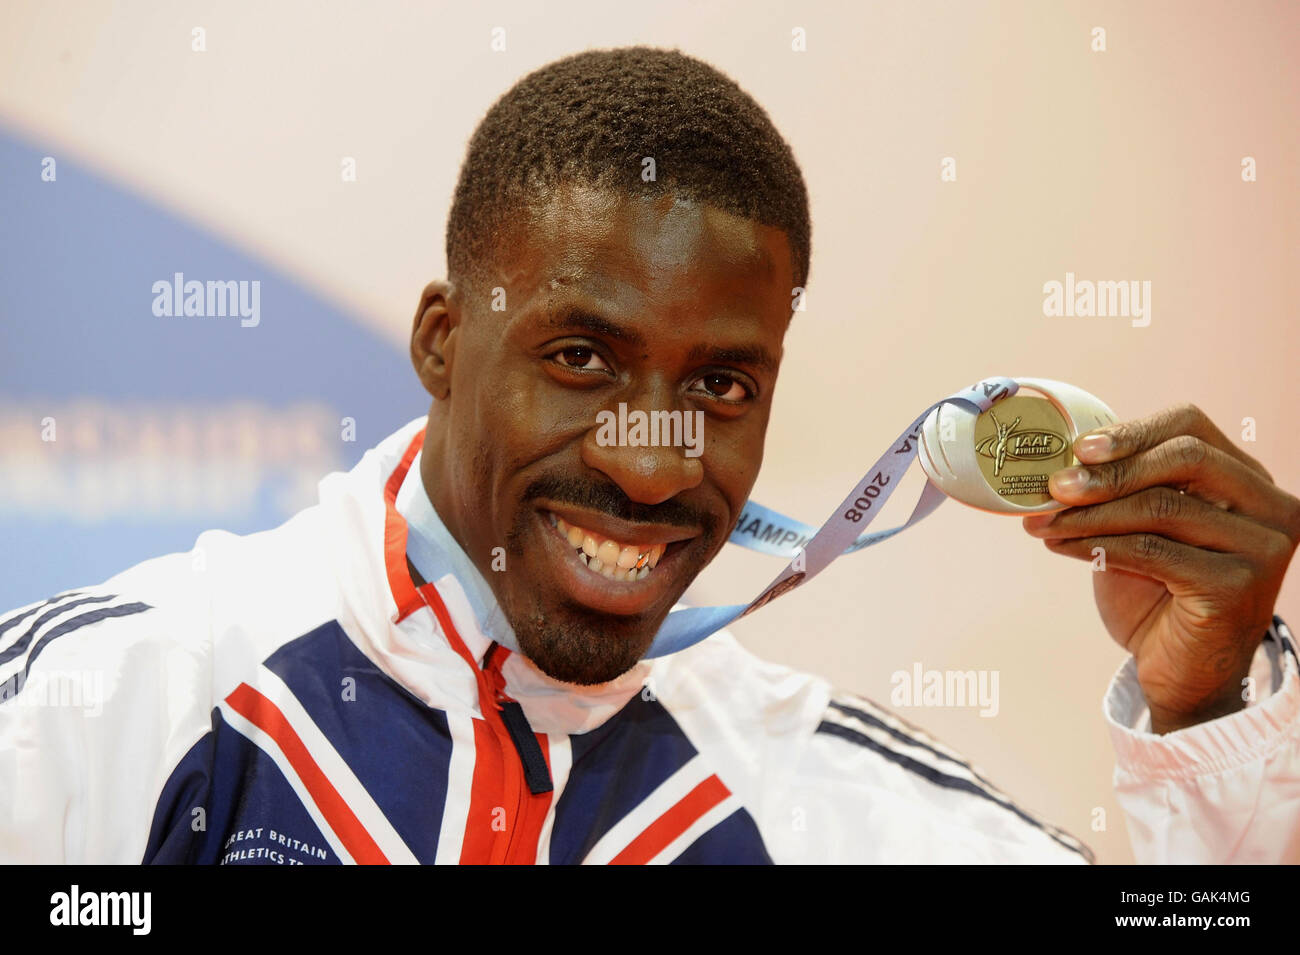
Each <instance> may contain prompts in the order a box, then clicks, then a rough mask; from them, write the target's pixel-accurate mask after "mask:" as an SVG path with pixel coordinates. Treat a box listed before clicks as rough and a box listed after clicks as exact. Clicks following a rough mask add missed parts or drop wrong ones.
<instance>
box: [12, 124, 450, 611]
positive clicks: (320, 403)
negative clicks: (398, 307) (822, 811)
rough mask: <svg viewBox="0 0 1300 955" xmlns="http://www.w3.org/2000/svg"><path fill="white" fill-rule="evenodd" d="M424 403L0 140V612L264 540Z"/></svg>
mask: <svg viewBox="0 0 1300 955" xmlns="http://www.w3.org/2000/svg"><path fill="white" fill-rule="evenodd" d="M46 156H52V157H53V158H54V159H55V161H56V163H57V165H56V166H55V167H54V174H55V177H56V178H55V179H54V180H53V181H46V180H45V179H43V178H42V171H43V168H46V169H48V166H49V164H48V163H47V164H45V165H44V167H43V163H42V160H43V159H44V157H46ZM418 292H419V289H412V290H411V295H412V297H413V298H414V297H415V296H416V295H417V294H418ZM428 402H429V399H428V396H427V395H426V394H425V392H424V391H423V390H422V389H421V388H420V386H419V384H418V383H417V382H416V380H415V376H414V373H413V372H412V371H411V370H410V366H409V363H408V359H407V358H406V357H405V354H404V352H403V351H402V350H401V349H398V348H394V347H393V346H392V345H391V344H390V343H388V342H386V341H384V340H382V339H380V338H379V337H378V336H376V335H375V334H374V333H373V332H371V331H370V330H369V329H367V328H366V327H365V326H363V325H361V324H359V323H358V322H356V321H355V320H353V319H351V318H349V317H348V316H347V315H346V314H345V313H344V312H343V311H341V310H340V309H338V308H337V307H334V306H332V305H330V304H329V303H328V302H325V301H323V300H321V299H320V298H318V297H316V296H315V295H313V294H312V293H311V292H309V291H308V290H306V289H304V288H302V287H301V286H300V285H298V284H296V283H295V282H293V281H292V280H290V279H288V278H286V277H285V276H283V275H281V274H278V273H276V272H275V271H273V270H272V269H271V268H269V267H267V266H266V265H265V264H263V263H262V262H259V261H258V260H256V259H254V258H252V257H250V256H248V255H246V254H244V253H242V252H240V251H239V250H237V249H234V248H232V247H230V246H229V245H226V244H224V243H222V242H221V241H219V240H217V239H215V238H213V237H212V236H210V235H208V234H206V233H205V232H204V231H203V230H202V229H201V228H199V227H197V226H195V225H193V224H191V223H189V222H186V221H183V220H181V219H180V218H178V217H177V216H175V215H173V214H172V213H170V212H167V211H165V210H163V209H160V208H158V207H156V206H154V205H152V204H151V203H149V202H147V201H145V200H143V199H141V198H139V197H138V196H135V195H133V194H131V193H129V192H128V191H126V190H125V189H123V188H120V187H118V186H115V185H113V184H110V183H108V182H106V181H105V180H104V179H102V178H99V177H98V176H95V175H94V174H92V173H90V172H89V171H88V170H87V169H85V168H84V167H82V166H79V165H78V164H77V163H75V162H73V161H71V160H69V159H67V158H65V157H63V156H62V155H60V153H59V151H58V149H56V148H54V147H42V146H40V145H39V144H33V143H30V142H27V141H24V140H21V139H19V138H18V137H17V136H15V135H13V134H12V133H9V132H6V131H4V130H0V555H3V556H2V557H0V561H2V563H0V570H2V572H0V611H3V610H6V609H9V608H11V607H16V606H19V605H21V604H25V603H30V602H33V601H36V600H39V599H43V598H45V597H47V596H49V595H50V594H52V593H54V592H56V591H59V590H65V589H68V588H72V587H78V586H85V585H89V584H96V583H99V582H100V581H102V580H104V579H106V578H108V577H110V576H112V575H113V574H115V573H117V572H118V571H120V570H124V569H126V568H127V567H129V566H131V565H132V564H135V563H138V562H139V561H141V560H144V559H146V558H149V557H153V556H157V555H160V554H165V553H171V552H175V551H184V550H188V549H189V548H190V547H191V546H193V543H194V538H195V537H196V536H197V535H198V534H199V533H200V532H202V531H204V530H207V529H209V528H212V527H220V528H222V529H225V530H229V531H232V532H234V533H249V532H251V531H256V530H263V529H266V528H269V527H274V526H275V525H277V524H279V523H281V522H283V521H284V520H285V519H286V518H287V517H288V516H290V515H291V514H292V513H293V512H295V511H297V510H299V509H300V508H302V507H304V506H307V505H308V504H311V503H313V502H314V501H315V500H316V483H317V481H318V480H319V479H320V478H321V477H323V476H324V475H325V474H326V473H328V472H329V471H331V470H338V469H341V468H348V467H351V466H352V465H353V464H354V463H355V462H356V460H357V459H358V458H359V457H360V456H361V454H362V453H363V452H364V451H365V449H366V448H368V447H370V446H371V445H373V444H375V443H376V442H377V441H378V440H380V439H381V438H382V437H384V436H385V435H387V434H388V433H390V432H391V431H393V430H395V429H396V428H397V427H398V426H400V425H401V424H403V423H404V422H406V421H409V420H410V419H411V418H413V417H415V416H416V415H417V414H420V413H421V412H422V411H424V410H426V409H427V407H428Z"/></svg>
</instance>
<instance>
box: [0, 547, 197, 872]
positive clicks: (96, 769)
mask: <svg viewBox="0 0 1300 955" xmlns="http://www.w3.org/2000/svg"><path fill="white" fill-rule="evenodd" d="M195 577H196V575H195V574H194V573H193V572H192V571H191V567H190V556H189V555H185V554H177V555H171V556H169V557H164V558H158V559H156V560H153V561H147V562H145V563H144V564H141V565H138V566H137V567H134V568H132V569H131V570H129V571H126V572H124V573H123V574H119V575H118V576H117V577H114V578H113V579H111V580H109V581H108V582H106V583H105V584H103V585H101V586H98V587H92V588H87V589H84V590H77V591H69V592H67V593H62V594H59V595H58V596H55V597H52V598H50V599H49V600H46V601H43V602H41V603H37V604H33V605H30V606H27V607H24V608H20V609H18V610H16V611H13V612H11V613H8V614H5V615H3V616H0V863H15V862H17V863H123V864H138V863H140V862H141V861H142V859H143V857H144V854H145V849H146V845H147V844H148V841H149V836H150V828H151V825H152V823H153V820H154V817H155V813H156V811H157V808H158V807H157V803H158V800H159V798H160V794H161V792H162V790H163V786H164V783H165V782H166V780H167V777H168V775H169V773H170V771H171V769H172V767H173V766H174V764H175V763H176V761H177V759H179V756H180V755H181V754H183V753H184V751H185V750H186V749H187V748H188V747H189V746H191V745H192V744H193V742H194V740H195V739H197V738H199V737H201V736H202V734H203V733H204V732H205V731H206V728H207V723H208V719H209V717H208V711H209V703H210V699H209V698H210V695H211V692H210V687H211V676H210V672H209V671H210V668H209V667H208V665H207V654H206V651H205V649H204V647H203V640H202V637H203V636H204V635H205V634H204V631H203V624H204V620H203V614H202V608H201V606H196V605H195V603H194V601H193V597H194V594H193V592H192V588H193V581H194V578H195ZM177 600H178V601H179V602H177ZM169 604H170V605H171V606H173V607H175V606H178V605H179V606H184V607H187V608H189V609H188V610H187V614H188V616H186V615H180V614H178V613H177V612H176V611H174V610H170V611H169V610H168V609H166V608H167V605H169Z"/></svg>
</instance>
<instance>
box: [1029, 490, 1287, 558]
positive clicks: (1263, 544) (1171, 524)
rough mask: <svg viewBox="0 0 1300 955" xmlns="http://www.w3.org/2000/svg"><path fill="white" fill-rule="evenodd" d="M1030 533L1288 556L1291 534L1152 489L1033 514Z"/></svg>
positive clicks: (1187, 496)
mask: <svg viewBox="0 0 1300 955" xmlns="http://www.w3.org/2000/svg"><path fill="white" fill-rule="evenodd" d="M1023 523H1024V528H1025V530H1026V531H1028V532H1029V533H1030V534H1032V535H1033V536H1035V537H1041V538H1059V539H1069V538H1075V537H1094V536H1098V535H1117V534H1119V535H1122V534H1142V533H1148V532H1149V533H1153V534H1159V535H1161V536H1162V537H1168V538H1169V539H1170V540H1176V541H1181V542H1182V543H1184V544H1190V545H1191V546H1193V547H1202V548H1208V549H1210V550H1215V551H1221V552H1223V553H1245V554H1261V555H1272V554H1274V553H1275V552H1276V553H1279V554H1280V553H1282V552H1283V551H1284V550H1285V552H1286V553H1287V554H1289V553H1290V551H1291V550H1292V549H1293V547H1294V545H1292V544H1291V542H1290V540H1289V539H1288V538H1287V537H1286V535H1285V534H1281V533H1279V532H1278V531H1277V530H1275V529H1273V528H1271V527H1266V526H1265V525H1263V524H1260V523H1258V522H1256V521H1253V520H1249V519H1248V518H1245V517H1243V516H1241V515H1239V514H1233V513H1231V512H1230V511H1226V510H1224V509H1223V508H1219V507H1215V506H1214V505H1212V504H1210V503H1208V502H1206V501H1203V500H1201V499H1200V498H1198V497H1195V496H1193V495H1191V494H1179V493H1178V492H1177V491H1175V490H1174V489H1173V488H1170V487H1152V488H1147V489H1146V490H1143V491H1138V492H1137V493H1136V494H1130V495H1128V496H1127V497H1121V498H1119V499H1118V500H1114V501H1107V502H1104V503H1102V504H1093V505H1091V506H1086V507H1070V508H1066V509H1065V510H1063V511H1056V512H1054V513H1051V514H1031V515H1029V516H1027V517H1026V518H1025V519H1024V522H1023Z"/></svg>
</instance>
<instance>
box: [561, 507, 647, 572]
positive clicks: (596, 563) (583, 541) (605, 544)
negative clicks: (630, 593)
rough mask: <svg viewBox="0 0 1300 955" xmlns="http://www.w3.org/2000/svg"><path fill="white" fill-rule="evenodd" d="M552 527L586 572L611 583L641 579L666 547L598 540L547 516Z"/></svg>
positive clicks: (567, 523)
mask: <svg viewBox="0 0 1300 955" xmlns="http://www.w3.org/2000/svg"><path fill="white" fill-rule="evenodd" d="M551 523H552V524H553V525H554V526H555V528H556V529H557V530H559V532H560V533H561V534H563V535H564V537H565V539H566V540H567V541H568V542H569V546H571V547H573V548H575V549H576V550H577V551H578V559H579V560H581V561H582V563H583V565H584V566H586V568H587V569H588V570H591V571H593V572H595V573H597V574H602V575H603V576H605V577H608V578H610V579H611V580H621V581H633V580H644V579H645V578H646V577H648V576H649V575H650V571H651V570H652V569H653V568H654V567H655V565H657V564H658V563H659V559H660V558H661V557H663V555H664V550H665V548H666V547H667V545H666V544H624V543H622V542H621V541H614V540H608V539H605V540H598V539H597V538H596V536H595V535H594V534H590V533H588V532H587V531H585V530H583V529H582V528H581V527H578V526H577V525H576V524H570V523H569V522H568V521H566V520H565V519H564V518H562V517H560V516H559V515H557V514H552V515H551Z"/></svg>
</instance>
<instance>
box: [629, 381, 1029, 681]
mask: <svg viewBox="0 0 1300 955" xmlns="http://www.w3.org/2000/svg"><path fill="white" fill-rule="evenodd" d="M1018 388H1019V385H1017V384H1016V382H1015V381H1013V380H1012V379H1010V378H985V379H983V380H982V381H979V382H976V383H975V384H973V385H971V386H970V387H969V388H967V389H965V390H963V391H958V392H954V393H953V394H951V395H949V396H948V397H947V398H944V399H942V400H941V401H936V402H935V403H934V404H932V405H930V406H929V407H928V408H926V409H925V410H924V411H922V412H921V413H920V414H919V415H917V416H916V419H915V420H914V421H913V422H912V423H911V424H910V425H908V427H907V428H906V429H905V430H904V431H903V433H902V434H900V435H899V436H898V439H897V440H896V441H894V443H893V444H892V445H891V446H890V448H889V450H888V451H886V452H885V453H884V454H883V455H881V456H880V458H879V459H878V460H877V461H876V463H875V464H873V465H872V466H871V467H870V468H869V469H868V470H867V473H866V474H865V475H864V476H863V478H862V480H861V481H859V482H858V483H857V484H855V485H854V486H853V490H852V491H850V492H849V496H848V497H846V498H845V499H844V501H843V502H842V503H841V504H840V506H839V507H837V508H836V509H835V512H834V513H832V514H831V516H830V517H828V518H827V519H826V522H825V523H824V524H822V526H821V528H820V529H815V528H813V527H812V526H810V525H808V524H804V523H802V522H800V521H796V520H794V519H792V518H789V517H786V516H785V515H783V514H779V513H777V512H776V511H773V510H770V509H768V508H766V507H763V506H762V505H761V504H756V503H754V502H752V501H751V502H749V503H748V504H746V505H745V508H744V510H743V511H742V512H741V517H740V520H739V521H738V522H737V523H736V528H735V530H733V531H732V532H731V537H730V541H731V543H733V544H739V545H741V546H742V547H748V548H749V549H751V550H756V551H760V552H762V553H764V554H772V555H774V556H777V557H788V558H791V560H790V563H789V564H787V565H786V568H785V570H783V571H781V573H779V574H778V575H777V576H776V578H775V579H774V580H773V581H772V582H771V583H770V584H768V585H767V587H765V588H764V589H763V591H762V592H761V593H759V595H758V596H757V597H755V598H754V599H753V600H751V601H750V602H749V603H747V604H733V605H732V606H728V607H684V608H682V609H681V610H673V611H671V612H670V613H669V614H668V617H667V619H665V620H664V622H663V626H661V627H660V628H659V632H658V634H656V635H655V639H654V643H653V644H651V646H650V650H649V651H648V652H647V653H646V656H647V657H662V656H667V655H668V654H670V653H676V652H677V651H678V650H685V649H686V648H687V647H689V646H691V645H692V644H696V643H699V642H700V641H701V640H703V639H704V638H705V637H707V636H708V635H709V634H711V633H714V632H716V631H718V630H720V629H722V628H723V627H725V626H726V625H727V624H729V623H732V622H733V621H735V620H737V619H739V618H740V617H743V616H745V614H748V613H752V612H753V611H755V610H757V609H758V608H759V607H762V606H764V605H765V604H767V603H769V602H771V601H773V600H775V599H776V598H777V597H781V596H784V595H785V594H787V593H789V592H790V591H791V590H794V589H795V588H796V587H799V586H802V585H803V584H805V583H807V582H808V581H810V580H812V579H813V578H814V577H816V576H817V575H818V574H819V573H821V572H822V571H823V570H825V569H826V568H827V567H829V566H830V565H831V563H832V562H834V561H835V559H836V558H838V557H840V556H841V555H843V554H851V553H853V552H854V551H858V550H862V549H863V548H864V547H870V546H871V545H872V544H879V543H880V542H881V541H883V540H887V539H889V538H890V537H893V536H894V535H895V534H897V533H899V532H900V531H903V530H906V529H907V528H909V527H911V526H912V525H913V524H915V523H916V522H917V521H919V520H921V519H922V518H923V517H925V516H926V515H928V514H929V513H930V512H931V511H933V510H934V509H935V508H936V507H938V506H939V505H940V504H941V503H942V502H943V499H944V493H943V492H942V491H940V490H939V489H938V488H937V487H935V486H934V485H933V484H931V483H930V482H929V481H927V482H926V484H925V488H924V489H923V490H922V491H921V496H920V498H919V499H918V500H917V502H916V506H915V507H913V508H912V513H911V516H909V517H908V519H907V520H906V521H904V522H903V523H902V524H899V525H898V526H897V527H891V528H888V529H886V530H882V531H875V532H873V533H870V534H868V533H866V528H867V526H868V525H869V524H870V523H871V522H872V521H873V520H875V518H876V515H877V514H879V513H880V509H881V507H882V506H883V505H884V503H885V501H886V500H888V499H889V496H890V495H891V494H893V493H894V489H895V488H896V487H898V482H899V479H900V478H901V477H902V476H903V474H904V473H905V472H906V471H907V469H908V467H910V466H911V464H912V460H913V459H914V458H915V457H916V454H917V450H918V449H919V446H920V438H921V426H922V424H923V423H924V422H925V419H926V417H928V416H929V414H930V412H931V411H933V410H934V409H935V408H937V407H939V406H940V405H942V404H947V403H949V402H951V403H953V404H958V405H965V406H967V407H969V408H974V409H975V410H976V412H977V413H983V412H985V411H988V410H989V408H991V407H993V405H994V404H995V403H996V402H998V401H1001V400H1002V399H1003V398H1009V397H1010V396H1011V395H1014V394H1015V393H1016V391H1017V390H1018ZM756 522H757V523H756ZM756 527H765V530H764V534H763V536H762V537H761V538H760V537H759V536H758V535H757V534H756V533H755V528H756ZM805 541H806V544H804V543H803V542H805Z"/></svg>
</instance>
